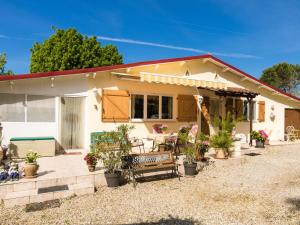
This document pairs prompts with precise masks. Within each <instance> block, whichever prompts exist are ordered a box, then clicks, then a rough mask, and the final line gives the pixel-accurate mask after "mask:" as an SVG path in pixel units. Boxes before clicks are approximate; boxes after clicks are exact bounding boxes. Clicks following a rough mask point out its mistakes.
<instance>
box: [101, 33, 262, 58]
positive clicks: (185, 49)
mask: <svg viewBox="0 0 300 225" xmlns="http://www.w3.org/2000/svg"><path fill="white" fill-rule="evenodd" d="M97 38H98V39H100V40H105V41H115V42H122V43H128V44H135V45H145V46H154V47H159V48H168V49H175V50H181V51H189V52H195V53H200V54H208V53H209V54H213V55H217V56H224V57H231V58H259V57H258V56H255V55H248V54H243V53H222V52H209V51H205V50H201V49H196V48H187V47H181V46H175V45H167V44H160V43H155V42H147V41H139V40H132V39H126V38H113V37H105V36H97Z"/></svg>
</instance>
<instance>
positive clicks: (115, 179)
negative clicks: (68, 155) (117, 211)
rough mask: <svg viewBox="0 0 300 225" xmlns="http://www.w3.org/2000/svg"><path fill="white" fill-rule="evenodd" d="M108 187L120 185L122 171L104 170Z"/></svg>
mask: <svg viewBox="0 0 300 225" xmlns="http://www.w3.org/2000/svg"><path fill="white" fill-rule="evenodd" d="M104 176H105V179H106V183H107V187H118V186H120V183H121V172H119V173H107V172H104Z"/></svg>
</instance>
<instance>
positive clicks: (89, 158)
mask: <svg viewBox="0 0 300 225" xmlns="http://www.w3.org/2000/svg"><path fill="white" fill-rule="evenodd" d="M84 160H85V161H86V164H87V166H88V169H89V171H90V172H94V171H95V169H96V164H97V160H98V159H97V156H96V154H95V152H94V151H91V152H89V153H87V154H86V155H85V157H84Z"/></svg>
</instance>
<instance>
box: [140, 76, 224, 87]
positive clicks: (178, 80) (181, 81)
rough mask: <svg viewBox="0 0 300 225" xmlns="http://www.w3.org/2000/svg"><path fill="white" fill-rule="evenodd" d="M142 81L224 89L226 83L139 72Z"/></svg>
mask: <svg viewBox="0 0 300 225" xmlns="http://www.w3.org/2000/svg"><path fill="white" fill-rule="evenodd" d="M140 77H141V81H142V82H149V83H160V84H174V85H183V86H190V87H203V88H213V89H221V90H226V89H227V84H226V83H224V82H217V81H207V80H200V79H199V80H198V79H193V78H191V77H180V76H172V75H161V74H148V73H142V74H140Z"/></svg>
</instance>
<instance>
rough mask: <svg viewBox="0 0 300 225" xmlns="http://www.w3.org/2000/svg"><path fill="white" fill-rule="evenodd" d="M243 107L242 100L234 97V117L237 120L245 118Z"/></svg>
mask: <svg viewBox="0 0 300 225" xmlns="http://www.w3.org/2000/svg"><path fill="white" fill-rule="evenodd" d="M243 107H244V105H243V101H242V100H241V99H236V100H235V118H236V119H237V120H239V121H240V120H244V119H245V118H243V110H244V108H243ZM246 119H247V118H246Z"/></svg>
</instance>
